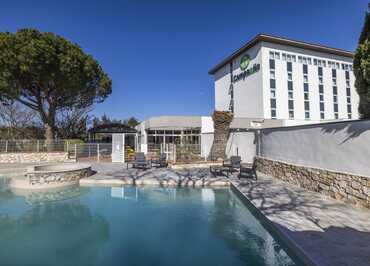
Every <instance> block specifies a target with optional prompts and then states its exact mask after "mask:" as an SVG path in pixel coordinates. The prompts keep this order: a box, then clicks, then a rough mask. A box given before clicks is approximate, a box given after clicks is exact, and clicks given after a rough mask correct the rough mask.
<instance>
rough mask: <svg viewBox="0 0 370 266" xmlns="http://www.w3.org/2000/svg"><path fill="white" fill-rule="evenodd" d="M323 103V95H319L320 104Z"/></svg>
mask: <svg viewBox="0 0 370 266" xmlns="http://www.w3.org/2000/svg"><path fill="white" fill-rule="evenodd" d="M323 101H324V95H323V94H320V102H323Z"/></svg>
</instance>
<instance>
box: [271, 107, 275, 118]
mask: <svg viewBox="0 0 370 266" xmlns="http://www.w3.org/2000/svg"><path fill="white" fill-rule="evenodd" d="M271 118H276V110H275V109H271Z"/></svg>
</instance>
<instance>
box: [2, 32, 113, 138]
mask: <svg viewBox="0 0 370 266" xmlns="http://www.w3.org/2000/svg"><path fill="white" fill-rule="evenodd" d="M111 87H112V81H111V79H110V78H109V76H108V75H107V74H106V73H105V72H104V71H103V69H102V67H101V66H100V65H99V63H98V62H97V61H96V60H95V59H94V58H93V57H92V56H91V55H88V54H85V53H84V52H83V50H82V49H81V47H79V46H78V45H77V44H74V43H71V42H69V41H67V40H66V39H64V38H63V37H61V36H58V35H55V34H54V33H51V32H39V31H38V30H35V29H20V30H18V31H17V32H16V33H10V32H3V33H0V100H2V101H18V102H20V103H22V104H23V105H25V106H27V107H29V108H31V109H33V110H35V111H37V112H38V113H39V115H40V118H41V120H42V122H43V124H44V126H45V130H46V133H45V137H46V138H47V139H51V138H53V137H54V132H55V126H56V125H55V120H56V115H57V113H58V112H61V111H63V110H65V109H68V108H87V107H89V106H91V105H93V104H94V103H99V102H102V101H104V100H105V99H106V98H107V97H108V96H109V95H110V94H111Z"/></svg>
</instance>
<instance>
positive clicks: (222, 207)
mask: <svg viewBox="0 0 370 266" xmlns="http://www.w3.org/2000/svg"><path fill="white" fill-rule="evenodd" d="M0 264H1V265H9V266H12V265H38V266H41V265H134V266H141V265H143V266H144V265H145V266H150V265H164V266H167V265H168V266H170V265H171V266H172V265H179V266H180V265H195V266H197V265H203V266H204V265H222V266H224V265H254V266H258V265H296V264H295V263H294V262H293V261H292V260H291V258H290V257H289V256H288V255H287V253H286V252H285V251H284V249H283V248H282V246H281V245H280V244H279V243H277V241H276V240H274V238H273V237H272V236H271V235H270V234H269V233H268V232H267V231H266V230H265V229H264V227H263V226H262V225H261V223H260V222H259V221H258V220H257V219H256V218H255V217H254V216H253V215H252V214H251V212H250V211H249V210H248V209H247V208H246V207H245V206H244V204H243V203H242V202H240V200H239V199H238V198H237V197H236V196H235V195H234V193H233V192H232V191H231V190H230V189H192V188H176V189H175V188H155V187H142V188H138V187H113V188H108V187H105V188H100V187H99V188H98V187H96V188H95V187H94V188H84V187H79V186H75V187H69V188H66V189H63V190H61V189H59V190H55V191H49V192H48V193H46V194H45V193H37V192H32V193H31V194H29V193H23V194H22V193H19V192H17V191H15V193H13V192H11V191H10V190H8V189H6V188H4V185H3V188H2V189H0Z"/></svg>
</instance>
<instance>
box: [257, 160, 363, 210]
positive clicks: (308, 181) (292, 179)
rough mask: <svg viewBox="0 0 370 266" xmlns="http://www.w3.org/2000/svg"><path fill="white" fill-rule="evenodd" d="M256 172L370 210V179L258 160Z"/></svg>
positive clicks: (274, 161) (275, 161)
mask: <svg viewBox="0 0 370 266" xmlns="http://www.w3.org/2000/svg"><path fill="white" fill-rule="evenodd" d="M256 163H257V171H259V172H261V173H264V174H267V175H270V176H273V177H275V178H278V179H281V180H283V181H286V182H288V183H291V184H294V185H297V186H300V187H303V188H305V189H308V190H311V191H315V192H319V193H321V194H324V195H327V196H330V197H332V198H335V199H340V200H343V201H346V202H348V203H351V204H355V205H358V206H362V207H366V208H370V178H369V177H364V176H357V175H351V174H346V173H339V172H334V171H328V170H324V169H318V168H312V167H305V166H299V165H294V164H290V163H286V162H282V161H277V160H270V159H266V158H263V157H257V158H256Z"/></svg>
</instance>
